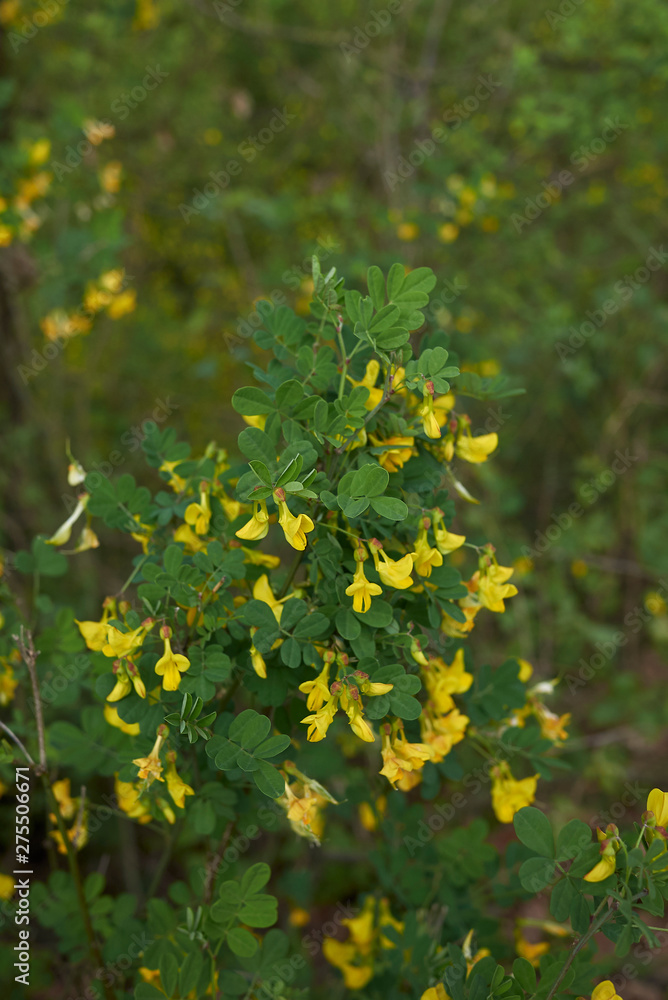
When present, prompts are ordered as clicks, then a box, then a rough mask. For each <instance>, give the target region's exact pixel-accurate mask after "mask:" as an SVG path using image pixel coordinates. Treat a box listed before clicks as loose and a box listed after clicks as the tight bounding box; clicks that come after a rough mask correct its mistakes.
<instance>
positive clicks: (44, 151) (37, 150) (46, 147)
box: [29, 139, 51, 167]
mask: <svg viewBox="0 0 668 1000" xmlns="http://www.w3.org/2000/svg"><path fill="white" fill-rule="evenodd" d="M50 156H51V142H50V140H49V139H38V140H37V142H34V143H33V144H32V146H31V147H30V153H29V160H30V164H31V166H33V167H39V166H41V165H42V163H46V161H47V160H48V159H49V157H50Z"/></svg>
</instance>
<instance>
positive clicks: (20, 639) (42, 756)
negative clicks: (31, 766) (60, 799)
mask: <svg viewBox="0 0 668 1000" xmlns="http://www.w3.org/2000/svg"><path fill="white" fill-rule="evenodd" d="M14 638H15V639H16V641H17V643H18V647H19V653H20V654H21V659H22V660H23V662H24V663H25V665H26V667H27V668H28V673H29V675H30V683H31V685H32V695H33V701H34V702H35V724H36V726H37V745H38V747H39V768H38V769H37V772H36V773H37V774H45V773H46V767H47V765H46V743H45V740H44V715H43V713H42V699H41V698H40V694H39V684H38V681H37V666H36V664H37V657H38V656H39V650H38V649H35V644H34V642H33V638H32V633H31V632H30V631H29V630H28V629H25V628H24V627H23V625H21V627H20V629H19V634H18V635H15V636H14Z"/></svg>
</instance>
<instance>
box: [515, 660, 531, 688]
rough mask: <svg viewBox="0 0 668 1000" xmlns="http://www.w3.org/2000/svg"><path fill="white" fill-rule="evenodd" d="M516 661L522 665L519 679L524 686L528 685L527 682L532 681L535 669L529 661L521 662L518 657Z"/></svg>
mask: <svg viewBox="0 0 668 1000" xmlns="http://www.w3.org/2000/svg"><path fill="white" fill-rule="evenodd" d="M516 659H517V662H518V663H519V665H520V672H519V675H518V676H519V679H520V680H521V681H522V683H523V684H526V682H527V681H528V680H530V679H531V676H532V675H533V667H532V666H531V664H530V663H529V661H528V660H521V659H520V658H519V657H516Z"/></svg>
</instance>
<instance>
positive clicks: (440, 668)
mask: <svg viewBox="0 0 668 1000" xmlns="http://www.w3.org/2000/svg"><path fill="white" fill-rule="evenodd" d="M422 677H423V680H424V685H425V688H426V689H427V691H428V692H429V698H430V700H431V701H432V703H433V705H434V707H435V709H436V711H437V712H449V711H450V709H452V708H454V707H455V703H454V700H453V698H452V695H453V694H464V692H465V691H468V690H469V688H470V687H471V684H472V683H473V674H468V673H467V672H466V664H465V662H464V650H463V649H458V650H457V652H456V653H455V656H454V659H453V661H452V663H451V664H450V665H448V664H446V663H445V661H444V660H443V659H442V658H441V657H440V656H434V657H431V658H430V659H429V663H428V666H427V667H424V668H423V670H422Z"/></svg>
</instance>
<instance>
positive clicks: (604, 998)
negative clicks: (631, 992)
mask: <svg viewBox="0 0 668 1000" xmlns="http://www.w3.org/2000/svg"><path fill="white" fill-rule="evenodd" d="M591 1000H622V997H620V995H619V993H617V991H616V990H615V987H614V985H613V984H612V983H611V982H610V980H609V979H606V980H604V982H602V983H599V984H598V986H596V987H594V992H593V993H592V995H591Z"/></svg>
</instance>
